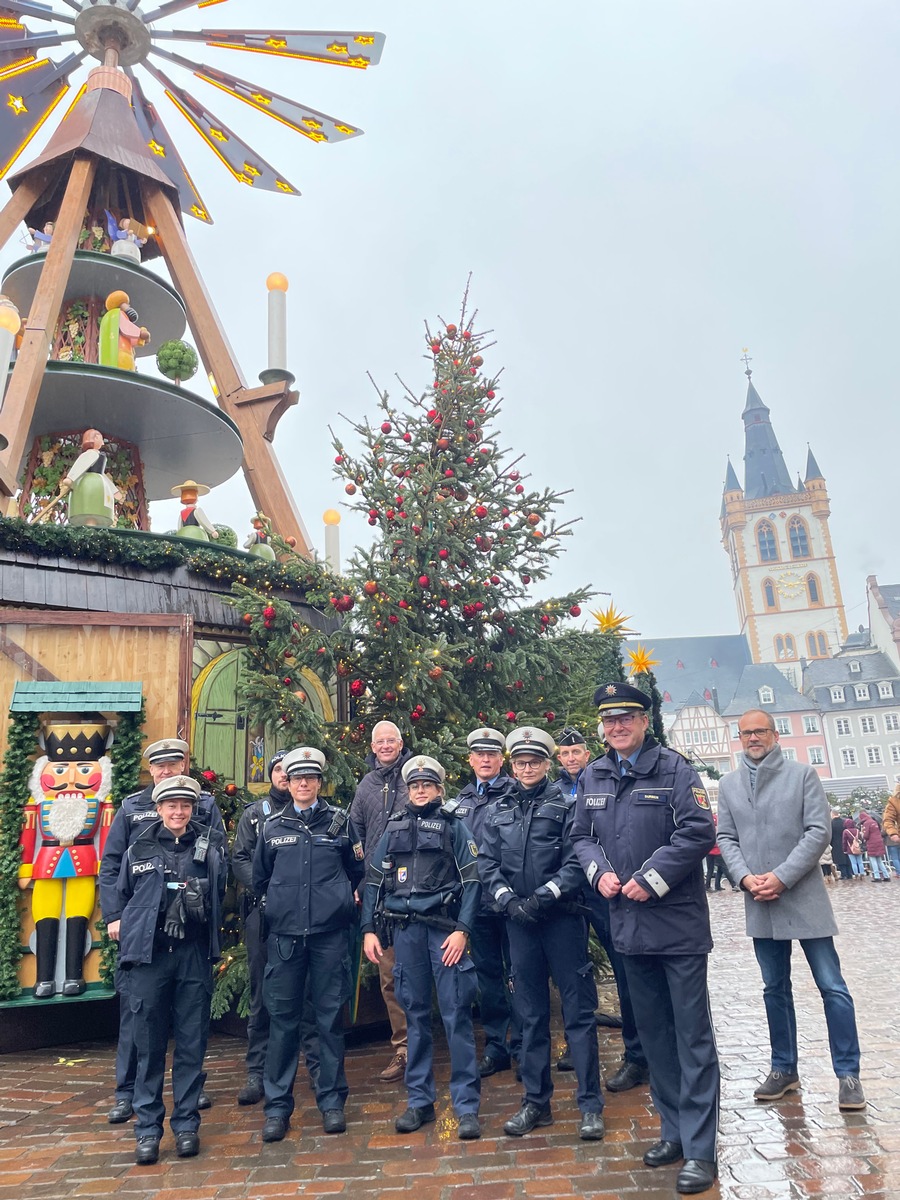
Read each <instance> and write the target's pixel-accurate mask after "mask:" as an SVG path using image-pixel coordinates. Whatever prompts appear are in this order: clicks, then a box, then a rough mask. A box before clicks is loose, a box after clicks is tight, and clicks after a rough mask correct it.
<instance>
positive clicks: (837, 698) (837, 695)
mask: <svg viewBox="0 0 900 1200" xmlns="http://www.w3.org/2000/svg"><path fill="white" fill-rule="evenodd" d="M843 699H844V689H843V688H842V687H833V688H832V689H831V703H832V704H841V703H842V702H843Z"/></svg>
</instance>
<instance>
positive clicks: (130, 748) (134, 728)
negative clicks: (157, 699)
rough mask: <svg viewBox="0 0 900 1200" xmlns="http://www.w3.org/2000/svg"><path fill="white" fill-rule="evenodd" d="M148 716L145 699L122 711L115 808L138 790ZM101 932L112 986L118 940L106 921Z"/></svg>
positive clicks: (104, 976)
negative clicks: (132, 709) (135, 708)
mask: <svg viewBox="0 0 900 1200" xmlns="http://www.w3.org/2000/svg"><path fill="white" fill-rule="evenodd" d="M146 719H147V702H146V700H144V699H143V698H142V699H141V708H140V711H139V712H129V713H122V715H121V717H120V718H119V724H118V726H117V727H116V737H115V741H114V742H113V744H112V746H111V747H110V758H111V759H112V786H111V788H110V797H111V799H112V802H113V804H114V806H115V808H116V810H117V811H118V808H119V806H120V804H121V803H122V801H123V800H124V799H125V797H126V796H130V795H132V793H133V792H136V791H138V789H139V788H140V782H141V757H142V754H143V743H144V735H143V728H144V721H145V720H146ZM97 929H98V930H99V933H100V979H101V981H102V982H103V983H105V984H106V986H107V987H109V988H111V987H113V986H114V979H115V973H116V963H117V961H118V956H119V945H118V942H114V941H113V940H112V938H111V937H110V936H109V934H108V933H107V932H106V922H105V921H104V920H103V919H102V918H101V919H100V920H99V921H98V922H97Z"/></svg>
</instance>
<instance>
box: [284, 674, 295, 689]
mask: <svg viewBox="0 0 900 1200" xmlns="http://www.w3.org/2000/svg"><path fill="white" fill-rule="evenodd" d="M281 682H282V683H283V684H284V686H285V687H290V686H291V684H292V683H293V682H294V681H293V679H291V677H290V675H285V677H284V679H282V681H281Z"/></svg>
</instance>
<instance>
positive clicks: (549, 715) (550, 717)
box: [544, 709, 556, 721]
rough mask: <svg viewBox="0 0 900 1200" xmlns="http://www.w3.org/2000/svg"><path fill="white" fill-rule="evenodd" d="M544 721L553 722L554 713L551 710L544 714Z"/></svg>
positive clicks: (554, 718)
mask: <svg viewBox="0 0 900 1200" xmlns="http://www.w3.org/2000/svg"><path fill="white" fill-rule="evenodd" d="M544 720H545V721H555V720H556V713H555V712H553V710H552V709H548V710H547V712H545V713H544Z"/></svg>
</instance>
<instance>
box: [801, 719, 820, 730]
mask: <svg viewBox="0 0 900 1200" xmlns="http://www.w3.org/2000/svg"><path fill="white" fill-rule="evenodd" d="M803 732H804V733H818V732H819V718H818V717H804V718H803Z"/></svg>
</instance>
